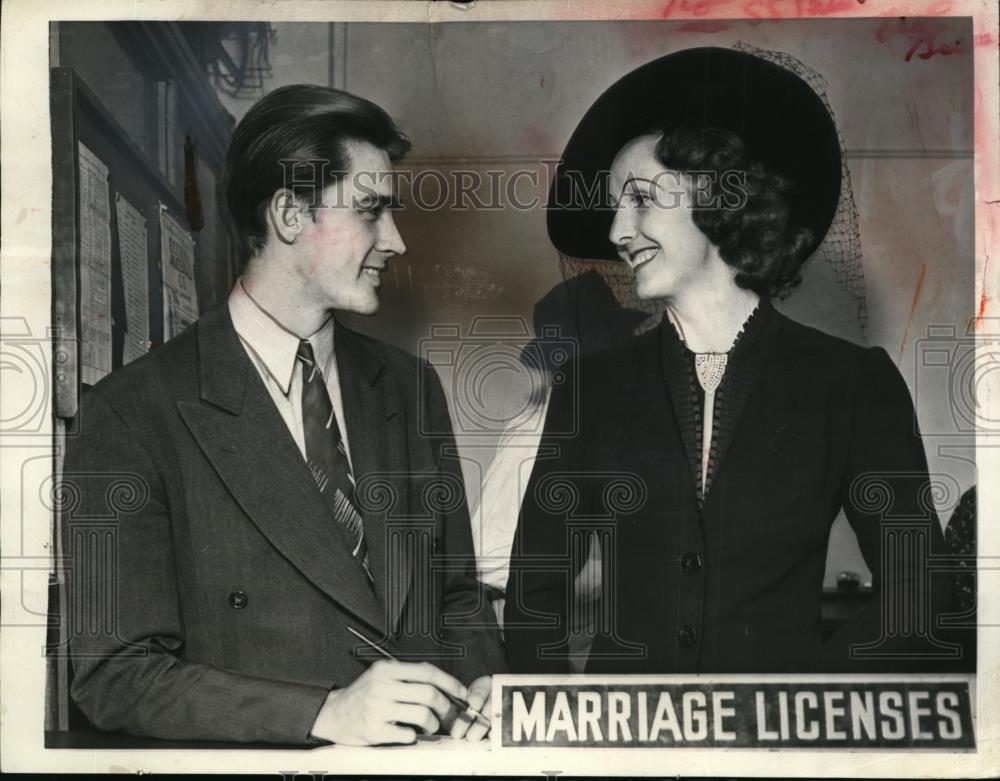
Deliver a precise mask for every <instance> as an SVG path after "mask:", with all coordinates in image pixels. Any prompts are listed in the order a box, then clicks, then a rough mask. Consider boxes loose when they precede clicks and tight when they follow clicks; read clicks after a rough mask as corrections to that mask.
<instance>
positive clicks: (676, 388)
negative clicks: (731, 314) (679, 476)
mask: <svg viewBox="0 0 1000 781" xmlns="http://www.w3.org/2000/svg"><path fill="white" fill-rule="evenodd" d="M780 321H781V318H780V316H779V315H778V314H777V312H775V310H774V307H773V306H772V305H771V303H770V302H769V301H767V300H766V299H762V300H761V302H760V304H759V306H758V309H757V311H756V312H755V314H754V315H752V316H751V318H750V319H749V320H748V321H747V324H746V326H745V328H744V330H743V332H742V333H741V334H740V336H739V337H738V338H737V340H736V343H735V344H734V346H733V349H732V350H731V351H730V355H729V361H728V363H727V365H726V373H725V376H724V377H723V379H722V383H721V384H720V386H719V388H718V390H717V391H716V397H715V411H714V421H713V432H714V435H713V442H712V443H711V451H710V453H709V468H708V475H707V479H706V485H705V489H704V491H703V492H700V491H699V490H698V489H699V486H700V483H701V448H702V441H701V439H702V415H703V414H704V398H703V394H702V393H701V392H700V389H699V388H698V386H697V382H698V380H697V378H696V377H695V373H694V368H693V366H692V364H691V357H690V355H689V353H688V351H687V349H686V348H685V347H684V343H683V342H681V340H680V337H679V336H678V335H677V332H676V330H675V329H674V327H673V325H672V324H671V323H670V321H669V319H668V317H667V315H666V313H664V315H663V322H662V323H661V325H660V360H661V367H662V371H663V380H664V382H665V383H666V386H667V391H668V393H669V395H670V401H671V404H672V405H673V409H674V415H675V419H676V422H677V426H678V429H679V430H680V435H681V441H682V443H683V445H684V451H685V454H686V456H687V462H688V467H689V469H690V475H691V484H692V485H693V486H694V490H695V492H696V493H697V494H698V501H699V504H701V505H704V503H705V501H707V499H708V496H709V495H710V494H711V491H712V485H713V483H714V482H716V481H717V479H718V476H719V473H720V471H721V469H722V465H723V463H724V462H725V459H726V456H727V455H728V453H729V451H730V449H731V448H732V444H733V440H734V439H735V437H736V434H737V431H738V428H739V422H740V420H741V418H742V416H743V411H744V409H745V407H746V403H747V399H748V398H749V397H750V395H751V393H752V391H753V390H754V388H755V387H756V385H757V379H758V377H759V376H760V372H761V370H762V368H763V366H764V362H765V360H766V358H767V355H768V353H769V351H770V348H771V345H772V344H773V343H774V340H775V338H776V336H777V333H778V330H779V328H780Z"/></svg>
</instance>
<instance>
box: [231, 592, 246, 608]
mask: <svg viewBox="0 0 1000 781" xmlns="http://www.w3.org/2000/svg"><path fill="white" fill-rule="evenodd" d="M249 601H250V598H249V597H247V592H245V591H234V592H233V593H232V594H230V595H229V607H231V608H233V609H234V610H241V609H242V608H245V607H246V606H247V602H249Z"/></svg>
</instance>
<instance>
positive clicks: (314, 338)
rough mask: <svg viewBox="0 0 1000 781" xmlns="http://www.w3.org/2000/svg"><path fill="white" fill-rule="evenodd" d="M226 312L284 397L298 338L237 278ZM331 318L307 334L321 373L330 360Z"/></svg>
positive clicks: (331, 356) (287, 390) (331, 348)
mask: <svg viewBox="0 0 1000 781" xmlns="http://www.w3.org/2000/svg"><path fill="white" fill-rule="evenodd" d="M228 303H229V313H230V315H231V317H232V319H233V327H234V328H235V329H236V333H237V334H239V336H240V338H241V339H242V340H243V341H244V342H245V343H246V344H247V345H248V346H249V347H250V349H251V350H253V352H254V353H255V355H256V356H257V358H258V359H259V360H260V362H261V363H262V364H263V365H264V368H265V369H267V372H268V374H270V375H271V377H272V378H273V379H274V381H275V382H276V383H277V384H278V386H279V387H280V388H281V392H282V393H284V394H285V395H286V396H287V395H288V392H289V390H290V389H291V385H292V377H293V376H294V373H295V354H296V353H297V352H298V349H299V338H298V337H297V336H296V335H295V334H293V333H291V332H290V331H286V330H285V329H284V328H282V327H281V326H280V325H278V323H277V322H275V321H274V320H272V319H271V317H269V316H268V315H267V314H266V313H265V312H264V310H263V309H261V308H260V307H259V306H258V305H257V304H256V303H255V302H254V300H253V299H252V298H250V296H249V295H247V293H246V291H245V290H244V289H243V285H241V284H240V282H239V280H237V282H236V284H235V285H233V289H232V291H231V292H230V294H229V302H228ZM333 331H334V326H333V317H329V318H328V319H327V321H326V322H325V323H323V325H322V326H321V327H320V329H319V330H318V331H316V333H314V334H312V335H311V336H310V337H309V343H310V344H311V345H312V348H313V354H314V355H315V356H316V360H317V361H318V362H319V365H320V367H322V369H321V370H322V371H323V374H324V376H326V374H327V369H329V366H330V361H331V360H332V359H333V351H334V350H333V342H334V340H333Z"/></svg>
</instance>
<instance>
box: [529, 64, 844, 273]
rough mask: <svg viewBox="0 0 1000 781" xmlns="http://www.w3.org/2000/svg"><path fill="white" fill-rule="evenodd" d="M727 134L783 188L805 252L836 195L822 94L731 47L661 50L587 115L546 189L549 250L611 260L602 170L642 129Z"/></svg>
mask: <svg viewBox="0 0 1000 781" xmlns="http://www.w3.org/2000/svg"><path fill="white" fill-rule="evenodd" d="M654 127H662V128H680V127H683V128H686V129H690V130H696V129H699V128H707V127H715V128H722V129H726V130H730V131H733V132H734V133H736V134H737V135H739V136H740V137H741V138H742V140H743V144H744V149H745V151H746V159H747V161H748V162H759V163H761V164H762V165H764V166H765V167H766V168H767V169H768V170H769V171H771V172H773V173H777V174H781V175H782V176H784V177H785V178H786V179H788V180H789V182H790V183H791V185H792V193H791V198H790V204H791V211H790V215H789V222H790V224H791V225H792V226H794V227H803V228H808V229H809V230H810V231H811V233H812V236H813V244H812V246H811V247H810V252H812V251H815V249H816V247H818V246H819V243H820V242H821V241H822V239H823V237H824V236H825V235H826V232H827V231H828V230H829V228H830V224H831V222H832V221H833V217H834V214H835V212H836V209H837V203H838V201H839V198H840V180H841V153H840V140H839V137H838V134H837V129H836V125H835V124H834V121H833V117H832V116H831V115H830V112H829V110H828V109H827V107H826V105H825V104H824V102H823V100H822V99H821V98H820V97H819V96H818V95H817V94H816V92H815V91H814V90H813V89H812V87H810V86H809V85H808V84H807V83H806V82H805V81H803V80H802V79H801V78H799V77H798V76H797V75H796V74H794V73H792V72H791V71H789V70H787V69H785V68H783V67H781V66H780V65H776V64H774V63H771V62H768V61H767V60H763V59H761V58H760V57H757V56H754V55H752V54H748V53H746V52H742V51H737V50H733V49H721V48H714V47H705V48H697V49H686V50H684V51H680V52H676V53H674V54H668V55H666V56H665V57H661V58H659V59H657V60H654V61H652V62H650V63H647V64H646V65H643V66H642V67H640V68H638V69H636V70H634V71H632V72H631V73H629V74H627V75H625V76H624V77H622V78H621V79H619V80H618V81H617V82H615V83H614V84H613V85H612V86H611V87H609V88H608V89H607V90H606V91H605V92H604V93H603V94H602V95H601V96H600V97H599V98H598V99H597V101H596V102H595V103H594V105H593V106H591V107H590V109H589V110H588V111H587V113H586V114H585V115H584V117H583V119H582V120H581V121H580V124H579V125H578V126H577V128H576V130H575V131H574V132H573V135H572V136H571V137H570V140H569V143H568V144H567V145H566V150H565V152H564V153H563V156H562V160H561V162H560V164H559V166H558V168H557V170H556V175H555V177H554V179H553V181H552V184H551V186H550V188H549V198H548V204H547V210H548V211H547V222H548V232H549V238H550V240H551V241H552V243H553V245H555V247H556V249H558V250H559V252H561V253H562V254H564V255H569V256H571V257H575V258H586V259H598V260H618V259H619V258H618V255H617V253H616V252H615V249H614V246H613V245H612V243H611V241H610V240H609V239H608V232H609V231H610V229H611V222H612V220H613V218H614V211H613V208H610V206H609V205H610V204H612V203H613V199H612V198H611V197H609V196H610V195H611V194H609V193H608V192H607V171H608V170H609V169H610V167H611V163H612V161H613V160H614V158H615V156H616V155H617V154H618V152H619V150H620V149H621V148H622V147H623V146H624V145H625V144H626V143H628V142H629V141H631V140H632V139H634V138H637V137H638V136H640V135H642V134H644V133H646V132H649V130H650V129H651V128H654Z"/></svg>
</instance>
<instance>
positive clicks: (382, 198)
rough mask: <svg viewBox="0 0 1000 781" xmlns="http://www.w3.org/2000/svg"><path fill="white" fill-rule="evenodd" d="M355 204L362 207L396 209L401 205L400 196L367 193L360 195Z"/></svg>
mask: <svg viewBox="0 0 1000 781" xmlns="http://www.w3.org/2000/svg"><path fill="white" fill-rule="evenodd" d="M354 204H355V206H357V207H359V208H362V209H395V208H398V207H399V196H397V195H376V194H374V193H365V194H364V195H360V196H358V197H357V198H356V199H355V200H354Z"/></svg>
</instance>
